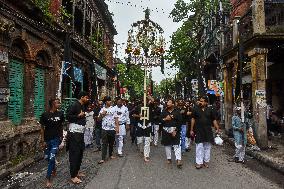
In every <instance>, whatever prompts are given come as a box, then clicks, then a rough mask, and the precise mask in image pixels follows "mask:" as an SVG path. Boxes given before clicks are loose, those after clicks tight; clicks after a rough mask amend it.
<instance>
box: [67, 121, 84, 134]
mask: <svg viewBox="0 0 284 189" xmlns="http://www.w3.org/2000/svg"><path fill="white" fill-rule="evenodd" d="M69 131H70V132H71V133H84V131H85V126H83V125H78V124H76V123H70V124H69Z"/></svg>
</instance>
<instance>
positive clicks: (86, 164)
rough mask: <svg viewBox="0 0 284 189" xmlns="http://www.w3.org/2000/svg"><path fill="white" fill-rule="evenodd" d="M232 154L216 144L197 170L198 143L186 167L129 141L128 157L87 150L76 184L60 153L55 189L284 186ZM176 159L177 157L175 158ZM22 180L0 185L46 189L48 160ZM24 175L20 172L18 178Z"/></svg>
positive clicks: (155, 149)
mask: <svg viewBox="0 0 284 189" xmlns="http://www.w3.org/2000/svg"><path fill="white" fill-rule="evenodd" d="M232 154H233V149H232V147H231V146H229V145H227V144H225V145H224V146H221V147H220V146H214V147H213V149H212V157H211V162H210V167H209V168H208V169H206V168H203V169H201V170H196V169H195V168H194V156H195V152H194V146H193V148H192V150H191V151H190V152H187V153H186V154H185V155H184V156H183V168H182V169H181V170H180V169H178V168H177V167H176V164H175V162H173V164H172V165H168V164H166V159H165V152H164V148H163V146H161V145H160V146H158V147H151V153H150V157H151V161H150V162H149V163H144V161H143V157H142V156H141V154H139V153H138V152H137V150H136V146H135V145H131V144H130V143H129V142H127V144H126V147H125V157H123V158H117V159H115V160H110V161H107V162H106V163H105V164H103V165H98V164H97V162H98V160H99V159H100V153H98V152H93V149H86V151H85V154H84V159H83V164H82V168H81V169H82V170H83V171H84V172H85V173H87V177H86V178H84V180H83V181H84V182H83V183H82V184H80V185H73V184H71V183H70V182H69V178H70V177H69V169H68V166H69V164H68V156H67V155H66V153H63V152H62V153H61V154H60V156H59V157H58V160H59V162H60V164H59V165H58V175H57V176H56V177H55V178H54V180H53V182H54V188H60V189H62V188H68V189H69V188H72V189H73V188H87V189H140V188H141V189H144V188H147V189H167V188H169V189H172V188H176V189H179V188H181V189H187V188H190V189H195V188H196V189H208V188H210V189H211V188H212V189H215V188H216V189H222V188H224V189H227V188H232V189H234V188H236V189H237V188H244V189H246V188H247V189H269V188H284V175H281V174H280V173H278V172H277V171H275V170H272V169H270V168H269V167H266V166H264V165H262V164H261V163H259V162H258V161H256V160H254V159H251V158H248V162H247V163H246V164H245V165H242V164H236V163H233V162H228V161H227V159H228V158H230V157H231V156H232ZM173 159H174V157H173ZM21 173H22V175H21V174H18V177H19V178H18V179H14V180H12V179H10V181H9V182H8V180H4V181H2V182H0V188H7V189H8V188H27V189H33V188H43V187H44V179H45V174H46V162H45V161H40V162H38V163H35V164H33V165H32V166H30V167H28V168H26V169H25V170H23V171H21ZM19 175H20V176H19ZM14 178H15V176H14Z"/></svg>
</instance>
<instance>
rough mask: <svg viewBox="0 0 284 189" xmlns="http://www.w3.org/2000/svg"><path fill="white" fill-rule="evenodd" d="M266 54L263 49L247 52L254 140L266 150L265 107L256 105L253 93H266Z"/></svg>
mask: <svg viewBox="0 0 284 189" xmlns="http://www.w3.org/2000/svg"><path fill="white" fill-rule="evenodd" d="M267 53H268V50H267V49H264V48H254V49H252V50H251V51H249V52H248V56H249V57H250V58H251V75H252V106H253V118H254V121H255V132H256V140H257V144H258V146H259V147H260V148H267V146H268V139H267V123H266V105H260V104H258V103H257V101H256V100H257V99H256V95H255V92H256V90H263V91H266V78H265V69H266V66H265V64H266V56H267ZM265 101H266V97H265Z"/></svg>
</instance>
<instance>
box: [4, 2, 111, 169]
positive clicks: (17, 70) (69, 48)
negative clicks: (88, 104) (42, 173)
mask: <svg viewBox="0 0 284 189" xmlns="http://www.w3.org/2000/svg"><path fill="white" fill-rule="evenodd" d="M37 2H40V3H41V4H40V3H35V1H32V0H27V1H16V0H11V1H4V0H3V1H2V0H1V1H0V127H1V130H0V165H2V166H4V167H3V168H5V166H6V165H9V163H8V162H15V161H14V160H15V159H23V158H26V157H31V156H33V155H36V153H37V152H38V151H39V150H40V148H39V144H40V142H41V141H39V139H40V137H39V129H40V126H39V125H38V122H37V121H38V119H39V117H40V115H41V113H42V112H43V111H44V110H45V109H46V108H47V107H48V103H47V102H48V100H49V99H50V98H51V97H56V96H57V97H59V98H61V99H62V101H63V104H64V105H65V107H63V108H66V106H67V105H68V104H69V102H70V101H72V99H74V98H76V94H78V92H79V91H80V90H85V91H88V93H89V94H90V96H91V98H92V99H97V98H99V96H98V95H99V94H101V93H102V94H101V95H107V94H108V95H112V94H113V92H114V91H115V89H114V86H115V85H113V83H112V78H113V77H114V72H113V68H114V64H113V57H112V51H113V45H114V42H113V36H114V35H115V34H116V30H115V28H114V26H113V20H112V17H111V14H110V13H109V11H108V7H107V5H106V4H105V2H104V1H103V0H95V1H94V0H88V1H83V0H50V1H42V2H41V1H37ZM44 3H45V4H44ZM46 3H47V5H48V6H47V8H46V6H42V5H43V4H44V5H46ZM102 89H103V90H104V91H103V92H101V90H102ZM7 163H8V164H7ZM1 169H2V168H1Z"/></svg>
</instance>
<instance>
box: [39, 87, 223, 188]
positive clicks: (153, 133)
mask: <svg viewBox="0 0 284 189" xmlns="http://www.w3.org/2000/svg"><path fill="white" fill-rule="evenodd" d="M49 105H50V109H49V110H48V111H46V112H44V113H43V114H42V116H41V119H40V123H41V125H42V141H44V143H43V144H44V148H45V154H46V159H47V160H48V170H47V177H46V178H47V182H46V186H47V187H51V186H52V182H51V177H52V175H53V174H55V173H56V154H57V152H58V150H59V148H60V144H61V143H62V140H63V128H64V127H63V125H64V123H67V125H68V127H67V131H68V132H67V133H68V134H67V139H66V150H67V151H68V152H69V163H70V165H69V167H70V176H71V182H72V183H74V184H79V183H81V182H82V177H84V176H85V174H84V173H83V172H81V171H80V166H81V163H82V158H83V152H84V149H85V148H94V151H96V152H101V160H100V161H99V162H98V163H99V164H104V163H106V160H108V159H109V160H111V159H115V158H116V157H117V156H118V157H123V156H124V155H125V151H124V144H125V140H126V136H127V133H128V131H129V133H130V138H131V143H132V144H133V146H137V149H138V151H139V153H141V154H143V157H144V158H143V160H144V161H145V162H146V163H147V162H149V161H150V160H151V159H150V158H151V153H150V152H151V146H157V145H159V142H161V144H162V145H163V146H164V148H165V159H166V161H167V163H168V164H171V163H172V152H174V156H175V160H176V166H177V168H180V169H181V168H182V155H183V154H184V153H185V152H187V151H189V149H190V145H191V143H192V142H195V144H196V158H195V159H196V160H195V161H196V165H195V167H196V169H201V168H208V167H209V161H210V154H211V144H212V143H213V142H214V130H213V129H212V128H213V127H214V128H215V131H216V133H219V125H218V122H217V114H216V111H215V109H214V108H212V107H209V106H208V98H207V97H206V96H204V97H200V98H198V99H197V101H195V102H193V101H189V100H183V99H178V100H177V101H176V100H175V99H173V98H171V97H169V98H167V99H165V100H159V99H154V98H152V97H151V96H148V98H147V107H148V108H146V109H143V107H144V104H143V102H142V101H141V100H133V101H132V102H129V101H127V100H124V99H121V98H120V97H118V98H116V99H111V98H110V97H108V96H106V97H105V98H104V99H103V100H101V101H98V102H94V103H92V102H90V100H89V96H88V94H87V93H86V92H80V94H79V95H78V100H77V101H76V102H74V103H73V104H72V105H71V106H70V107H69V109H68V111H67V112H66V114H64V113H62V112H61V111H60V101H59V99H51V100H50V101H49ZM141 109H142V110H141ZM145 112H146V113H145ZM64 115H65V116H64ZM65 119H66V120H65ZM114 151H115V152H114Z"/></svg>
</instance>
